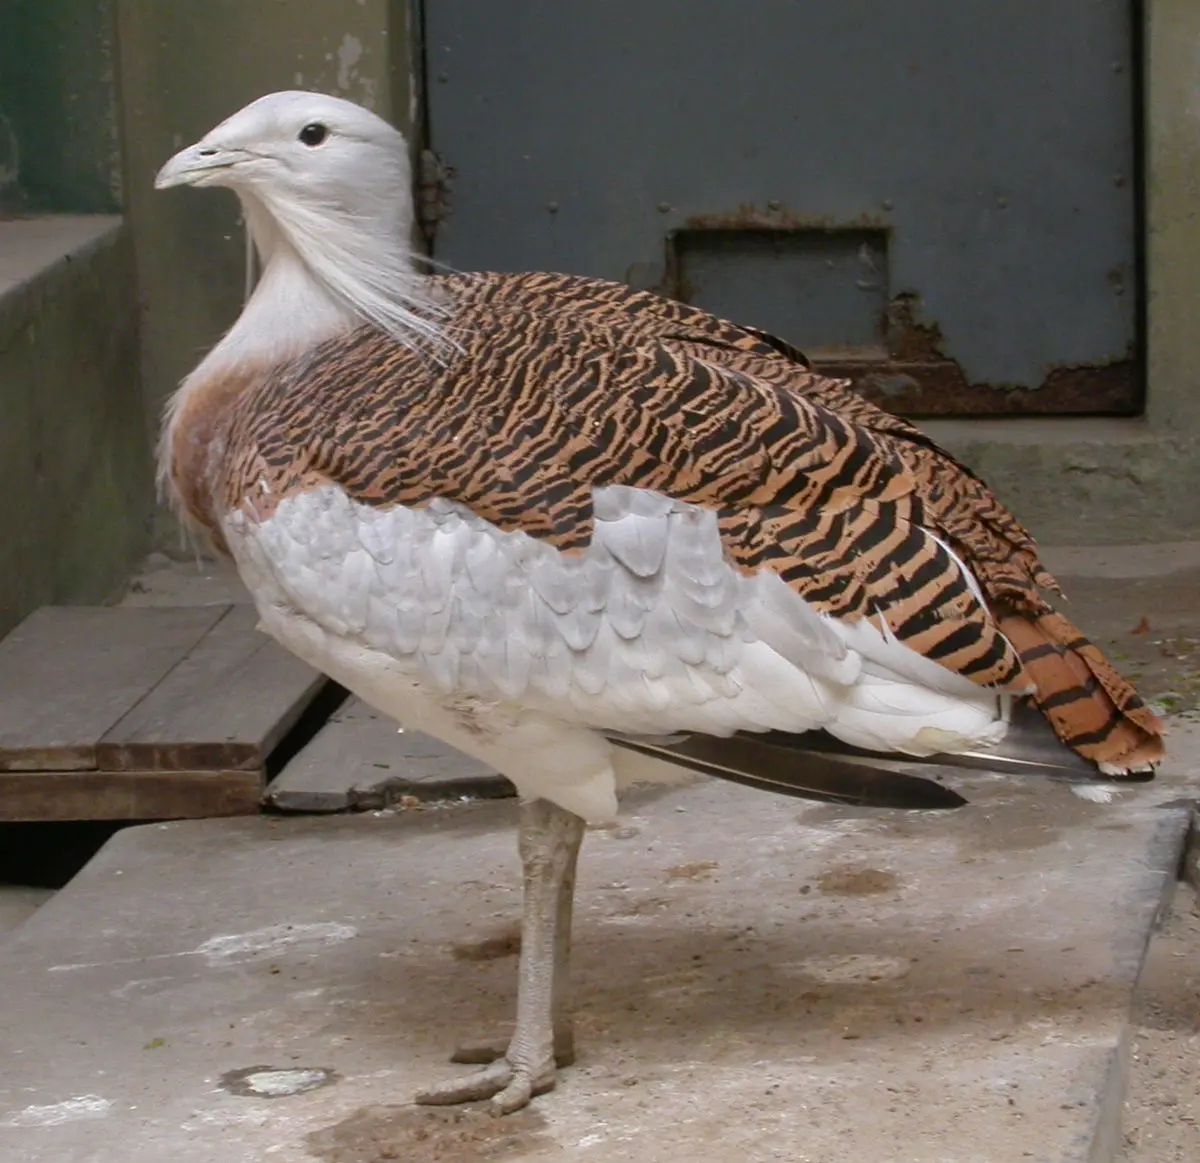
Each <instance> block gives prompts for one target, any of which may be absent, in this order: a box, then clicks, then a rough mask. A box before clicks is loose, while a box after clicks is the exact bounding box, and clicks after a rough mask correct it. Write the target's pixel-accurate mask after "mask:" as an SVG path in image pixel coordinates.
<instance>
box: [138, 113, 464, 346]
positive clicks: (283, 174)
mask: <svg viewBox="0 0 1200 1163" xmlns="http://www.w3.org/2000/svg"><path fill="white" fill-rule="evenodd" d="M179 185H192V186H227V187H229V188H230V189H232V190H234V191H235V192H236V193H237V195H238V197H239V198H240V199H241V202H242V205H243V208H244V210H245V215H246V222H247V224H248V226H249V228H250V231H251V234H252V236H253V238H254V243H255V246H256V248H257V249H258V252H259V255H260V257H261V260H262V262H263V265H264V268H265V269H264V279H263V283H267V282H268V279H267V275H269V274H270V272H271V267H272V264H273V263H276V262H278V263H279V264H280V265H283V264H284V263H288V264H290V265H292V266H295V265H296V263H295V261H294V260H297V259H298V260H299V264H300V265H301V266H302V267H303V269H304V271H306V272H307V274H308V275H309V276H310V277H311V278H312V279H313V280H315V282H316V283H318V284H319V285H320V287H321V288H322V289H323V290H324V291H325V292H326V293H327V294H328V295H329V296H330V297H331V298H332V299H333V300H335V301H336V302H337V303H338V304H339V305H340V306H341V307H343V308H345V309H346V310H348V311H349V312H350V314H351V315H352V316H353V317H354V318H355V319H357V320H359V321H366V322H370V323H373V324H375V325H376V326H377V327H379V328H381V329H382V330H384V331H387V332H388V333H389V334H391V335H392V336H393V337H394V338H396V339H397V340H398V341H399V342H401V343H404V344H406V345H408V346H412V345H413V344H415V343H416V342H417V341H418V340H420V339H422V338H424V339H436V338H438V337H439V335H440V330H439V328H438V326H437V319H438V316H439V313H440V308H439V307H438V305H437V303H436V301H435V300H434V299H433V297H432V296H431V295H430V294H429V291H428V288H427V287H426V286H425V283H426V280H425V279H423V278H422V276H421V275H420V274H418V272H417V271H416V270H415V268H414V265H413V256H412V250H411V244H410V238H409V232H410V230H411V227H412V189H411V175H410V169H409V160H408V145H407V143H406V142H405V139H404V137H403V135H402V134H401V133H399V132H398V131H397V130H396V129H394V128H392V126H390V125H388V123H387V122H386V121H384V120H383V119H382V118H380V117H377V116H376V115H375V114H374V113H372V112H370V111H369V110H367V109H363V108H362V107H360V106H358V105H355V104H353V103H352V102H350V101H343V100H341V99H340V98H337V97H329V96H326V95H325V94H322V93H303V92H283V93H271V94H268V95H267V96H265V97H260V98H259V99H258V100H257V101H254V102H252V103H251V104H249V105H247V106H246V107H245V108H244V109H242V110H241V111H240V112H238V113H235V114H234V115H233V116H232V117H229V118H227V119H226V120H225V121H222V122H221V124H220V125H218V126H217V127H216V128H215V129H213V130H212V131H211V132H210V133H207V134H205V136H204V137H202V138H201V139H200V140H199V141H198V142H196V143H195V145H191V146H188V147H187V148H186V149H183V150H181V151H180V152H179V153H177V154H176V155H175V156H174V157H173V158H171V160H170V161H168V162H167V164H166V165H164V166H163V168H162V169H161V170H160V171H159V173H158V177H157V178H156V180H155V186H156V187H157V188H158V189H160V190H161V189H165V188H167V187H169V186H179ZM259 290H260V291H264V290H265V288H264V286H263V284H260V287H259Z"/></svg>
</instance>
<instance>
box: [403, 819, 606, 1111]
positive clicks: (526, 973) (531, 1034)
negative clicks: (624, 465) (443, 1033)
mask: <svg viewBox="0 0 1200 1163" xmlns="http://www.w3.org/2000/svg"><path fill="white" fill-rule="evenodd" d="M583 829H584V823H583V820H581V819H580V818H579V817H578V816H576V815H574V814H573V813H571V812H568V811H564V810H563V809H562V808H560V807H557V806H556V805H554V804H552V803H550V802H549V801H548V800H531V801H530V802H528V803H523V804H521V807H520V840H519V843H520V851H521V864H522V866H523V868H524V871H525V899H524V907H523V913H522V918H521V957H520V962H519V966H518V973H519V979H518V983H517V1025H516V1029H515V1030H514V1031H513V1036H512V1038H511V1040H510V1041H509V1043H508V1048H507V1049H506V1050H505V1051H504V1053H503V1056H502V1057H499V1058H497V1059H496V1061H494V1062H492V1064H491V1065H490V1066H487V1067H485V1068H484V1069H483V1070H479V1071H476V1073H474V1074H470V1075H468V1076H467V1077H466V1078H461V1079H454V1080H452V1081H449V1082H443V1083H441V1084H439V1085H437V1086H433V1087H430V1088H429V1089H428V1090H424V1091H421V1092H420V1093H419V1094H418V1095H417V1102H419V1103H426V1104H430V1105H435V1106H440V1105H445V1104H449V1103H455V1102H471V1101H473V1100H476V1099H484V1098H490V1099H491V1100H492V1101H491V1110H492V1114H497V1115H502V1114H509V1113H510V1112H512V1111H515V1110H520V1108H521V1107H523V1106H525V1105H526V1104H527V1103H528V1102H529V1100H530V1098H532V1097H533V1096H534V1095H535V1094H543V1093H545V1092H546V1091H548V1090H553V1089H554V1083H555V1072H556V1067H557V1066H568V1065H570V1063H571V1062H572V1061H574V1057H575V1048H574V1042H573V1037H572V1031H571V1012H570V1006H569V1003H568V1000H567V990H568V986H569V982H568V973H569V961H570V955H571V907H572V904H573V902H574V898H575V864H576V861H577V860H578V858H579V845H580V842H581V841H582V840H583ZM472 1052H473V1054H474V1055H475V1058H476V1060H477V1061H478V1060H480V1059H481V1058H485V1057H488V1058H490V1057H491V1054H490V1053H489V1052H488V1047H487V1046H486V1045H477V1046H474V1047H472Z"/></svg>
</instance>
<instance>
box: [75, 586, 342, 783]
mask: <svg viewBox="0 0 1200 1163" xmlns="http://www.w3.org/2000/svg"><path fill="white" fill-rule="evenodd" d="M256 621H257V615H256V614H255V612H254V609H253V608H252V607H250V606H235V607H234V608H233V609H231V610H230V611H229V613H227V614H226V615H225V616H224V617H223V618H222V619H221V620H220V622H218V623H217V624H216V625H215V626H214V627H213V628H212V629H211V630H210V631H209V632H208V633H207V634H206V635H205V636H204V637H203V638H202V639H201V640H200V641H199V642H198V643H197V644H196V646H195V647H194V648H193V649H192V650H191V651H190V652H189V653H188V654H187V655H186V657H184V658H183V659H181V660H180V661H179V663H178V664H177V665H176V666H175V667H174V668H173V669H172V670H171V672H170V673H169V674H167V675H166V676H165V677H164V678H163V680H162V681H161V682H160V683H158V685H157V686H155V687H154V689H153V690H152V691H150V692H149V693H148V694H147V695H146V696H145V698H143V699H142V700H141V701H140V702H139V703H138V704H137V705H136V706H135V707H133V708H132V709H131V710H130V711H129V712H128V714H126V715H124V716H123V717H122V718H121V719H120V721H119V722H118V723H116V725H115V726H113V727H111V728H110V729H109V730H108V731H107V732H105V734H104V737H103V738H102V739H101V740H100V742H99V743H98V744H97V747H96V755H97V759H98V763H97V766H98V767H100V768H101V769H102V770H106V771H154V770H165V771H187V770H198V771H203V770H208V769H221V770H240V771H258V770H261V769H262V767H263V765H264V764H265V762H266V759H267V756H268V755H269V754H270V753H271V751H272V750H273V749H274V747H275V745H276V744H277V743H278V742H279V740H280V739H281V738H282V737H283V735H284V733H285V732H286V731H287V730H288V728H289V727H291V726H292V725H293V724H294V723H295V721H296V719H297V718H298V717H299V715H300V713H301V712H302V711H303V710H304V708H305V707H306V706H307V705H308V704H309V703H310V702H311V701H312V698H313V696H314V695H315V694H316V693H317V691H318V690H319V689H320V688H321V687H322V686H323V685H324V683H325V681H326V680H325V678H324V677H323V676H322V675H320V674H318V673H317V671H315V670H313V669H312V667H310V666H308V665H307V664H305V663H303V662H301V661H300V660H299V659H298V658H297V657H296V656H295V655H293V654H289V653H288V652H287V651H286V650H284V649H283V648H282V647H281V646H280V645H279V644H278V643H276V642H274V641H273V640H272V639H270V638H268V637H267V636H266V635H265V634H260V633H259V632H258V631H257V630H255V623H256Z"/></svg>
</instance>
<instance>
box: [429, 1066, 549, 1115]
mask: <svg viewBox="0 0 1200 1163" xmlns="http://www.w3.org/2000/svg"><path fill="white" fill-rule="evenodd" d="M510 1053H511V1051H509V1052H506V1053H505V1054H504V1055H503V1057H500V1058H497V1059H496V1060H495V1061H494V1062H492V1063H491V1065H489V1066H485V1067H484V1068H483V1069H482V1070H477V1071H475V1073H474V1074H468V1075H467V1076H466V1078H452V1079H449V1080H448V1081H446V1082H441V1083H438V1084H437V1085H436V1086H431V1087H429V1088H428V1089H427V1090H422V1091H419V1092H418V1093H417V1102H419V1103H422V1104H424V1105H426V1106H449V1105H451V1104H452V1103H456V1102H478V1101H481V1100H483V1099H485V1098H487V1099H491V1102H490V1103H489V1104H488V1108H489V1110H490V1111H491V1113H492V1114H494V1115H508V1114H512V1113H513V1111H518V1110H520V1109H521V1108H522V1107H523V1106H527V1105H528V1104H529V1100H530V1099H531V1098H533V1097H534V1096H535V1095H538V1094H545V1093H546V1092H547V1091H549V1090H553V1089H554V1084H555V1082H556V1081H557V1069H558V1068H557V1064H556V1063H555V1061H554V1059H553V1058H550V1059H549V1060H546V1061H541V1062H525V1061H522V1060H521V1059H520V1057H519V1056H517V1055H513V1057H511V1058H510V1057H509V1054H510Z"/></svg>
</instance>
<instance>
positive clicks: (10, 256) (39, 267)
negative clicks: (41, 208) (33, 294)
mask: <svg viewBox="0 0 1200 1163" xmlns="http://www.w3.org/2000/svg"><path fill="white" fill-rule="evenodd" d="M121 226H122V219H121V217H120V216H119V215H116V214H53V215H42V216H40V217H37V218H16V219H12V220H11V221H8V222H0V305H2V307H3V308H4V310H5V314H7V311H8V309H10V308H11V307H13V306H19V305H20V304H21V303H22V302H24V301H25V300H23V299H14V300H13V301H12V302H11V303H10V302H9V299H8V297H9V295H10V293H12V292H15V291H25V292H26V293H27V292H28V291H30V290H32V289H33V286H34V285H35V284H36V283H37V282H38V281H39V280H40V279H42V278H44V277H47V276H51V275H53V273H54V272H55V271H56V270H58V269H60V268H62V267H65V266H67V264H69V263H72V262H80V261H85V260H86V259H87V258H88V256H89V255H90V254H93V253H95V251H96V250H97V249H98V248H101V247H103V246H104V245H105V243H106V241H107V242H108V243H109V244H111V242H112V241H113V240H114V239H115V238H116V237H117V235H118V234H119V232H120V230H121Z"/></svg>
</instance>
